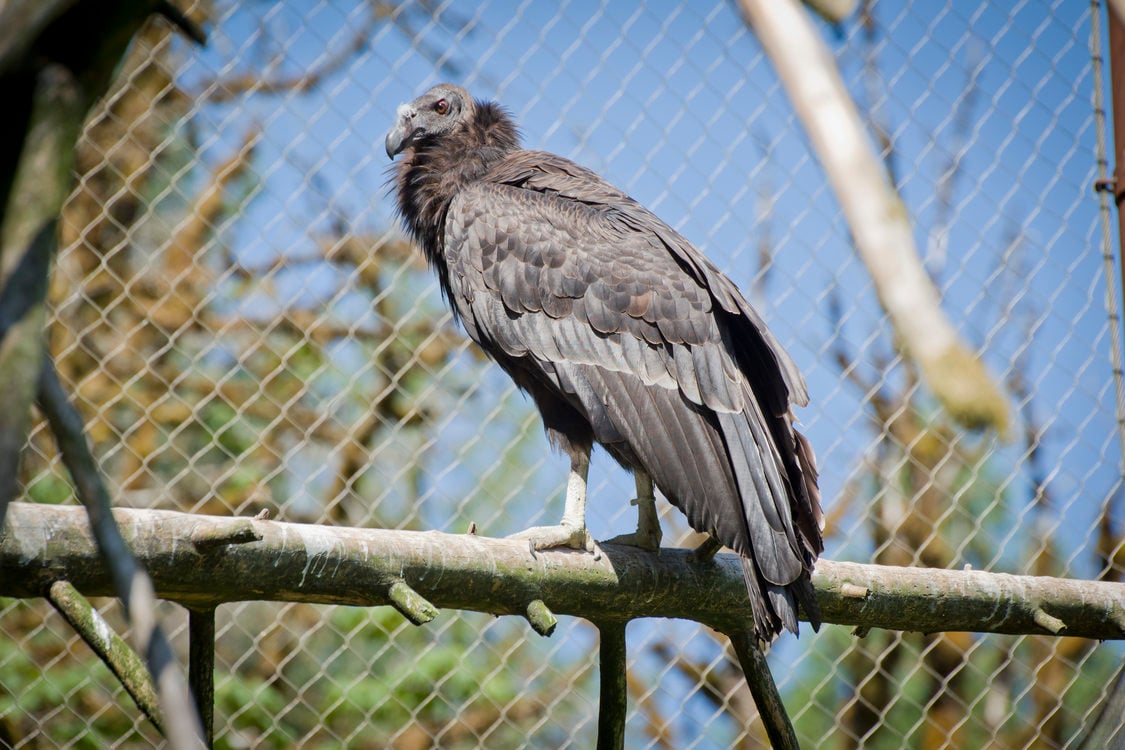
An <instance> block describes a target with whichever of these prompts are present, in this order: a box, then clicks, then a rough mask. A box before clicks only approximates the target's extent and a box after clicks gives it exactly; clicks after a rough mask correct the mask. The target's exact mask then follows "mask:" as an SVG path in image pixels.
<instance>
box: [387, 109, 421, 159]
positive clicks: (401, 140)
mask: <svg viewBox="0 0 1125 750" xmlns="http://www.w3.org/2000/svg"><path fill="white" fill-rule="evenodd" d="M416 114H418V112H417V110H416V109H414V107H413V106H411V105H410V104H400V105H398V111H397V112H396V113H395V126H394V127H393V128H391V132H389V133H387V140H386V141H384V142H383V145H385V146H386V147H387V156H388V157H390V159H391V160H392V161H393V160H394V158H395V156H397V155H398V154H401V153H402V150H403V149H404V148H406V147H407V146H409V145H410V143H411V141H413V140H414V136H415V135H416V134H417V133H418V128H417V127H415V126H414V116H415V115H416Z"/></svg>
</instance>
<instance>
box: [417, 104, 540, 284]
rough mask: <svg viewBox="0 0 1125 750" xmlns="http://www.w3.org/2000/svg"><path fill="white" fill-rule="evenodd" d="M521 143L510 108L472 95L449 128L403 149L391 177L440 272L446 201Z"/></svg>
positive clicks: (425, 247) (447, 205)
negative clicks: (471, 100) (455, 122)
mask: <svg viewBox="0 0 1125 750" xmlns="http://www.w3.org/2000/svg"><path fill="white" fill-rule="evenodd" d="M519 148H520V137H519V131H518V130H517V128H516V125H515V122H514V121H513V120H512V117H511V116H510V115H509V114H508V112H507V111H506V110H505V109H504V108H503V107H501V106H500V105H499V104H496V103H495V102H482V101H475V102H472V103H471V104H470V106H469V107H467V108H466V109H465V111H464V113H463V114H462V122H461V124H460V125H459V126H458V127H457V128H456V129H454V130H453V131H452V132H450V133H447V134H444V135H440V136H432V137H426V138H422V139H420V140H419V141H418V142H417V143H414V144H413V145H411V146H409V147H408V148H407V149H406V150H405V151H404V152H403V157H402V159H401V160H400V162H399V164H398V169H397V174H396V177H395V183H396V187H397V192H398V212H399V215H400V216H401V217H402V220H403V223H404V224H405V225H406V228H407V230H408V231H409V232H410V234H411V235H412V236H413V237H414V240H415V241H416V242H417V243H418V244H419V245H421V247H422V250H423V251H424V252H425V253H426V257H427V259H428V260H429V261H430V263H432V264H434V265H435V266H437V267H438V270H439V272H444V270H445V269H444V268H443V266H444V264H443V263H439V262H438V261H439V260H440V259H441V256H442V255H443V254H444V253H443V251H444V247H443V242H442V240H443V234H444V225H445V214H446V211H447V210H448V209H449V203H450V201H452V200H453V197H454V196H455V195H456V194H457V192H458V191H460V190H461V189H462V188H464V187H465V186H466V185H468V184H469V183H471V182H473V181H474V180H477V179H479V178H480V177H481V176H482V175H484V174H485V173H486V172H487V171H488V170H489V169H490V168H491V167H492V166H493V165H494V164H496V162H498V161H500V160H501V159H503V158H504V157H505V156H506V155H508V154H510V153H512V152H514V151H517V150H519ZM443 281H444V279H443Z"/></svg>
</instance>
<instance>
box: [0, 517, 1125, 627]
mask: <svg viewBox="0 0 1125 750" xmlns="http://www.w3.org/2000/svg"><path fill="white" fill-rule="evenodd" d="M113 515H114V516H115V517H116V520H117V523H118V524H119V525H120V527H121V530H122V534H123V536H124V537H125V538H126V539H128V540H129V544H130V546H131V548H132V551H133V554H134V555H135V556H136V557H137V560H138V561H139V562H140V563H141V564H143V565H144V566H145V567H146V568H147V569H148V571H149V573H150V574H151V576H152V580H153V583H154V584H155V586H156V592H157V595H158V596H160V597H161V598H164V599H170V600H173V601H178V602H181V603H183V604H185V605H187V606H189V607H192V608H195V609H200V608H205V607H208V606H214V605H217V604H221V603H223V602H233V601H247V600H273V601H299V602H314V603H335V604H352V605H359V606H375V605H388V604H391V603H392V600H391V597H392V588H393V587H394V585H395V584H396V583H400V582H401V583H402V584H403V585H405V586H407V587H409V588H410V589H412V590H414V591H415V592H417V593H418V594H419V596H420V597H424V601H428V602H430V603H432V605H433V606H434V607H437V608H439V609H466V610H474V611H478V612H489V613H492V614H497V615H519V616H521V617H525V616H526V615H527V612H528V606H529V605H530V604H531V603H532V602H534V601H536V600H542V601H543V602H544V603H545V604H546V605H547V606H549V607H550V608H551V610H552V611H553V612H555V613H556V614H567V615H573V616H577V617H583V618H586V619H589V620H591V621H594V622H597V623H599V624H602V623H606V622H609V621H611V620H628V619H632V618H637V617H674V618H682V619H687V620H695V621H697V622H702V623H704V624H706V625H709V626H711V627H713V628H715V629H716V630H720V631H723V632H732V631H737V630H739V629H740V628H744V627H745V625H746V623H747V622H750V608H749V604H748V603H747V599H746V591H745V583H744V582H743V579H742V568H741V565H740V563H739V561H738V558H737V557H735V556H734V555H730V554H720V555H716V556H715V558H714V560H713V561H712V562H698V561H696V560H695V559H694V558H693V557H692V555H691V553H690V552H689V551H687V550H678V549H666V550H661V552H660V555H659V556H653V555H651V554H649V553H647V552H645V551H643V550H639V549H636V548H632V547H622V546H617V545H606V546H604V547H602V555H601V556H600V557H595V556H594V555H591V554H587V553H579V552H571V551H551V552H541V553H537V554H536V556H535V557H532V556H531V554H530V553H529V552H528V549H527V545H526V544H522V543H520V542H516V541H508V540H504V539H490V538H487V537H480V536H476V535H468V534H466V535H460V534H441V533H438V532H432V531H429V532H417V531H387V530H381V529H357V528H347V527H331V526H317V525H307V524H294V523H280V522H276V521H264V520H251V521H250V523H251V524H252V525H253V528H254V530H255V533H256V534H260V535H261V539H260V540H258V541H242V542H241V543H238V544H230V545H225V546H217V547H204V548H202V549H200V548H199V547H197V546H196V545H195V544H193V543H192V539H193V536H194V535H195V533H196V529H197V527H199V526H201V525H206V526H207V527H208V528H209V529H212V530H213V529H215V528H216V527H219V526H221V525H223V524H229V525H230V526H231V527H232V529H233V528H237V529H242V528H244V526H245V524H246V523H247V519H245V518H221V517H215V516H196V515H191V514H187V513H177V512H173V511H157V510H133V509H124V508H119V509H116V510H115V511H114V513H113ZM212 535H214V532H212ZM230 536H231V538H232V539H239V540H241V539H244V538H245V532H242V531H239V532H237V533H235V532H233V531H232V533H231V535H230ZM56 580H67V581H70V582H71V583H72V584H73V585H74V586H75V588H77V589H78V590H79V591H81V592H82V593H84V594H86V595H87V596H105V595H110V594H112V593H113V585H112V582H111V580H110V575H109V572H108V571H107V570H106V568H105V566H104V564H103V562H102V558H101V557H100V555H99V554H98V551H97V548H96V546H95V545H94V541H93V538H92V536H91V534H90V529H89V525H88V523H87V521H86V515H85V512H84V511H83V510H82V509H81V508H77V507H72V506H48V505H32V504H27V503H13V504H12V506H11V508H10V509H9V513H8V527H7V529H5V532H4V535H3V536H2V537H0V596H14V597H35V596H43V595H44V593H45V592H46V590H47V589H48V588H49V587H50V585H51V584H52V583H53V582H54V581H56ZM813 585H814V586H815V588H816V592H817V599H818V601H819V603H820V608H821V614H822V615H823V618H824V621H825V622H829V623H837V624H843V625H850V626H856V627H860V628H863V629H867V628H887V629H891V630H909V631H922V632H937V631H943V630H963V631H975V632H981V633H1030V634H1040V635H1051V634H1052V630H1053V629H1054V628H1053V626H1056V625H1057V623H1055V622H1054V621H1051V620H1044V618H1043V616H1042V615H1041V614H1038V613H1039V612H1045V613H1047V614H1049V615H1050V616H1051V617H1052V618H1055V619H1056V620H1058V622H1061V623H1062V624H1063V625H1065V627H1066V635H1068V636H1078V637H1083V638H1097V639H1100V640H1110V639H1125V584H1120V583H1108V582H1100V581H1079V580H1071V579H1064V578H1049V577H1045V576H1013V575H1007V574H1004V573H985V572H982V571H975V570H967V571H960V570H936V569H927V568H900V567H893V566H885V565H861V564H858V563H846V562H833V561H831V560H821V561H819V562H818V563H817V567H816V573H815V574H814V576H813ZM400 591H401V589H400Z"/></svg>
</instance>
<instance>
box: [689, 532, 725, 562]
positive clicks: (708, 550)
mask: <svg viewBox="0 0 1125 750" xmlns="http://www.w3.org/2000/svg"><path fill="white" fill-rule="evenodd" d="M722 548H723V543H722V542H720V541H719V540H718V539H716V538H715V537H713V536H711V535H708V536H707V538H706V539H704V540H703V542H702V543H700V545H699V546H698V547H696V548H695V549H693V550H692V551H691V556H692V557H694V558H695V559H696V560H697V561H698V562H711V561H712V560H713V559H715V553H716V552H718V551H719V550H721V549H722Z"/></svg>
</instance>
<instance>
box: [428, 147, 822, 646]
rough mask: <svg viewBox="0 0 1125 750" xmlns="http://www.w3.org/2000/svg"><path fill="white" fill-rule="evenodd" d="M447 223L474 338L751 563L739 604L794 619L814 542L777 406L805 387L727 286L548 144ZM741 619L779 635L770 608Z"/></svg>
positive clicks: (459, 204) (813, 517)
mask: <svg viewBox="0 0 1125 750" xmlns="http://www.w3.org/2000/svg"><path fill="white" fill-rule="evenodd" d="M445 226H446V234H445V245H446V254H447V262H448V264H449V271H450V279H449V280H450V285H451V292H452V297H453V302H454V304H455V306H456V307H457V309H458V313H459V314H460V316H461V318H462V320H463V321H464V323H465V325H466V328H468V330H469V332H470V335H472V336H473V338H474V339H476V340H477V341H478V342H479V343H481V344H482V346H483V347H484V348H485V349H486V350H491V351H493V352H495V353H499V354H500V355H501V357H498V358H502V359H503V360H506V361H508V362H514V363H517V366H518V367H520V368H521V369H522V370H523V372H524V374H527V373H530V374H531V376H532V377H534V378H535V379H536V380H538V381H539V382H540V383H542V384H544V385H545V386H547V387H548V388H550V389H551V390H553V391H555V392H557V393H558V394H559V396H560V397H561V398H563V399H565V400H566V401H567V402H568V403H569V404H570V405H571V406H573V407H574V408H575V409H577V410H578V411H579V412H580V413H581V414H583V415H584V416H585V417H586V419H587V420H588V421H589V423H590V424H591V425H592V427H593V430H594V434H595V437H596V438H597V440H598V441H599V442H600V443H602V444H603V445H606V446H607V448H609V449H610V451H611V452H612V453H614V455H615V456H617V457H618V458H619V459H622V457H624V458H623V460H624V461H625V462H626V463H630V464H633V465H636V464H638V463H639V465H640V466H641V467H643V468H644V469H645V470H646V471H647V472H648V473H649V474H650V475H652V477H653V479H654V480H655V481H656V484H657V486H658V487H659V488H660V489H661V490H662V491H663V492H664V494H665V495H666V496H667V497H668V498H669V500H671V501H672V502H673V503H674V504H676V505H677V506H678V507H680V508H681V509H682V510H683V511H684V512H685V514H686V515H687V517H688V520H689V522H690V523H691V525H692V526H693V527H694V528H696V529H698V530H701V531H707V532H710V533H712V534H713V535H715V536H716V537H717V538H718V539H719V540H720V541H722V542H723V543H724V544H726V545H727V546H729V547H731V548H733V549H734V550H735V551H737V552H739V553H740V554H742V555H743V556H744V558H748V559H749V560H752V561H753V565H754V566H755V568H756V571H753V574H751V573H752V571H750V570H748V571H747V583H748V585H749V586H750V588H751V597H752V600H753V599H754V595H755V594H757V598H758V599H761V598H762V594H763V593H765V594H767V595H768V596H769V598H770V600H771V603H772V604H773V607H772V609H773V610H774V611H775V612H776V613H777V616H778V617H779V618H780V620H781V622H782V624H784V625H785V626H786V627H789V628H791V629H796V613H795V606H794V605H793V600H792V596H791V595H790V593H788V592H787V590H786V587H787V586H789V585H790V584H793V583H794V582H798V581H799V579H805V580H807V574H808V571H809V568H810V566H811V561H812V559H813V558H815V555H816V553H817V552H819V551H820V550H819V546H820V534H819V528H818V521H819V509H818V508H816V507H815V498H812V497H810V496H809V493H808V490H807V488H806V486H805V485H806V480H805V479H803V478H802V473H801V460H800V458H799V455H798V454H799V452H800V450H801V447H800V446H799V444H798V442H797V441H798V439H799V438H797V437H796V436H795V433H794V432H793V430H792V427H791V425H790V423H789V404H790V401H793V402H796V403H804V402H805V401H806V400H807V396H806V394H805V386H804V382H803V381H802V379H801V376H800V374H799V372H798V371H797V369H796V367H795V365H794V364H793V363H792V361H791V360H790V359H789V357H788V356H787V355H786V354H785V352H784V351H783V350H782V348H781V347H780V345H779V344H778V343H777V342H776V341H775V340H774V338H773V337H772V335H771V334H770V333H769V331H768V330H767V329H766V327H765V325H764V323H763V322H762V321H761V319H760V318H759V317H758V315H757V313H756V312H755V311H754V310H753V309H752V308H751V307H750V305H749V304H748V303H747V302H746V300H745V299H744V298H743V297H742V295H741V294H740V293H739V291H738V289H737V288H736V287H735V286H734V284H733V283H732V282H730V281H729V280H728V279H727V278H726V277H725V276H723V275H722V274H721V273H719V271H718V270H717V269H716V268H715V267H714V266H713V265H712V264H711V263H710V262H709V261H708V260H707V259H706V258H705V257H704V256H703V255H702V254H701V253H700V252H699V251H698V250H696V249H695V248H694V247H693V246H692V245H691V244H690V243H688V242H687V240H685V239H684V238H683V237H681V236H680V235H679V234H678V233H676V232H675V231H674V230H672V229H671V228H670V227H668V226H667V225H666V224H664V223H663V222H661V221H660V220H659V219H658V218H656V216H654V215H653V214H652V213H650V212H649V211H647V210H646V209H644V208H643V207H641V206H640V205H639V204H638V203H636V202H635V201H633V200H632V199H630V198H629V197H628V196H626V195H624V194H622V193H621V192H620V191H618V190H617V189H616V188H614V187H613V186H611V185H609V184H608V183H607V182H605V181H604V180H602V179H601V178H600V177H598V176H597V175H596V174H594V173H593V172H590V171H589V170H586V169H583V168H581V167H579V166H578V165H575V164H573V163H571V162H569V161H567V160H564V159H561V158H559V157H556V156H553V155H551V154H545V153H540V152H518V153H517V154H515V155H513V156H512V157H509V158H508V159H506V160H505V161H504V162H503V163H502V164H501V165H500V166H498V167H496V168H494V169H493V170H492V171H491V172H490V173H489V175H488V176H487V178H486V179H485V180H484V181H481V182H478V183H475V184H474V185H472V186H471V187H469V188H467V189H466V190H464V191H462V192H461V193H460V194H459V195H458V196H457V197H456V198H455V199H454V200H453V202H452V204H451V206H450V209H449V215H448V216H447V219H446V225H445ZM763 410H764V411H763ZM810 455H811V454H810ZM810 468H811V467H810ZM807 479H811V480H812V481H811V483H810V486H812V487H815V478H812V477H809V478H807ZM795 518H796V519H797V524H796V525H795V524H794V519H795ZM810 535H812V536H810ZM759 576H760V577H761V579H763V580H759ZM763 587H764V588H765V589H766V591H765V592H762V591H761V590H760V589H761V588H763ZM755 589H757V590H755ZM801 593H804V592H799V594H798V595H800V594H801ZM802 599H803V597H802ZM756 606H757V603H756ZM759 614H760V615H761V616H760V617H759ZM755 619H756V621H757V622H756V624H757V625H758V628H759V632H761V633H765V632H767V631H770V632H776V630H777V625H776V619H775V618H773V617H769V616H768V615H767V614H766V613H758V612H756V616H755ZM768 621H772V622H770V623H769V624H772V627H768V628H767V627H766V625H767V623H768Z"/></svg>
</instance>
